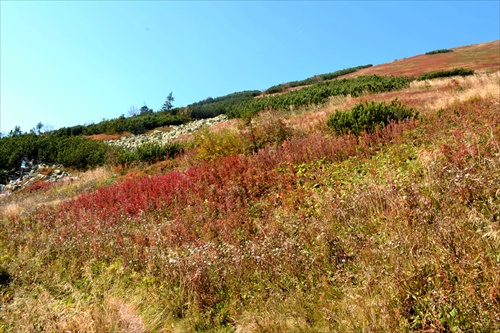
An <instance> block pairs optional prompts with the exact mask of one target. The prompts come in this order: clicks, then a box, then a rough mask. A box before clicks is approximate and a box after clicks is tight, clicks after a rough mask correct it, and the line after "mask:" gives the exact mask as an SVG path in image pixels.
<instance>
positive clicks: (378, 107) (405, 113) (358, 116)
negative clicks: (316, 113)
mask: <svg viewBox="0 0 500 333" xmlns="http://www.w3.org/2000/svg"><path fill="white" fill-rule="evenodd" d="M417 116H418V112H417V111H416V110H415V109H413V108H408V107H406V106H405V105H403V104H401V103H399V102H398V100H397V98H396V99H393V100H392V101H391V103H389V104H386V103H385V101H384V102H375V101H371V102H366V103H359V104H356V105H355V106H354V107H353V108H352V109H351V110H345V111H343V110H337V111H336V112H335V113H333V114H331V115H330V117H329V118H328V121H327V125H328V127H329V128H331V129H332V130H333V131H334V132H335V133H337V134H348V133H353V134H354V135H356V136H358V135H360V134H361V133H362V132H363V131H367V132H370V133H371V132H373V131H375V129H376V128H377V127H380V128H382V127H384V126H385V125H387V124H389V123H390V122H392V121H396V122H397V121H401V120H405V119H411V118H414V119H416V118H417Z"/></svg>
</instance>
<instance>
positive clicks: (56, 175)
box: [0, 163, 71, 193]
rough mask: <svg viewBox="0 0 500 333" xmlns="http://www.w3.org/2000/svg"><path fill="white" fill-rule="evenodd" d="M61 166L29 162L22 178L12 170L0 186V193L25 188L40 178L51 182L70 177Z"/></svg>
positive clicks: (17, 172)
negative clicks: (4, 183) (7, 178)
mask: <svg viewBox="0 0 500 333" xmlns="http://www.w3.org/2000/svg"><path fill="white" fill-rule="evenodd" d="M62 167H63V166H62V165H60V164H54V165H46V164H31V163H30V164H28V165H27V167H26V170H25V172H24V175H23V179H22V180H21V178H20V172H19V171H16V172H13V173H12V174H11V177H9V179H10V180H9V182H8V183H7V184H6V185H3V186H0V193H2V192H7V193H8V192H12V191H15V190H18V189H21V188H25V187H28V186H30V185H31V184H33V183H35V182H37V181H40V180H45V181H47V182H52V183H53V182H57V181H60V180H63V179H64V178H67V177H70V176H71V174H70V173H69V172H67V171H63V170H61V168H62ZM42 172H43V173H42Z"/></svg>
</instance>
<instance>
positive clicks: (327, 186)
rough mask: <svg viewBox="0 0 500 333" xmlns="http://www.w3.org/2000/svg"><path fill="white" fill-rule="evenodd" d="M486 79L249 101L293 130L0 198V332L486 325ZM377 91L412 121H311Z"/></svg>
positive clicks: (497, 260) (489, 285)
mask: <svg viewBox="0 0 500 333" xmlns="http://www.w3.org/2000/svg"><path fill="white" fill-rule="evenodd" d="M499 84H500V82H499V74H498V73H495V74H480V75H476V76H474V77H467V78H450V79H442V80H432V81H429V82H419V83H413V84H412V85H411V87H410V88H408V89H406V90H404V91H400V92H392V93H385V94H378V95H371V96H362V97H360V98H350V97H347V98H339V97H337V98H333V99H331V101H330V103H329V104H327V105H325V106H322V107H317V108H315V109H310V110H307V111H300V112H287V113H273V112H268V113H262V114H261V115H259V116H258V117H256V118H255V119H254V120H253V121H255V125H256V126H257V127H258V130H259V131H260V132H259V131H256V133H260V134H262V133H263V134H262V135H263V137H264V138H266V135H267V136H271V135H274V134H275V133H276V132H275V131H274V130H275V129H279V130H281V129H284V128H285V129H289V128H291V129H292V131H291V133H292V134H293V135H292V136H291V137H288V138H287V140H286V141H284V142H281V143H278V144H269V145H265V146H263V147H262V148H261V149H260V150H259V151H257V152H254V153H252V154H247V155H243V154H242V155H238V156H230V157H221V158H219V159H217V160H216V161H215V162H213V163H208V162H200V161H199V160H197V159H196V152H188V153H187V154H186V155H184V156H183V157H182V158H179V159H178V160H176V161H172V162H171V164H168V165H167V164H166V163H163V164H161V165H157V166H155V167H150V168H149V169H147V170H135V171H133V172H130V173H129V174H128V175H125V176H123V177H121V178H117V176H116V175H115V174H114V173H113V172H112V171H111V170H109V169H106V168H101V169H97V170H94V171H90V172H87V173H83V174H80V175H78V179H76V180H74V181H73V182H72V183H67V184H60V185H57V186H55V187H51V188H49V189H46V190H42V191H40V192H33V193H22V192H19V193H16V194H13V195H11V196H10V197H8V198H3V199H1V201H0V209H1V211H0V212H1V213H0V214H1V215H0V216H1V222H2V224H1V228H0V245H1V247H0V273H1V274H0V277H2V279H0V282H2V285H1V286H0V288H1V294H0V295H1V297H2V298H1V306H2V308H1V310H0V315H1V317H0V318H1V319H0V331H3V332H32V331H37V332H51V331H52V332H64V331H70V332H137V333H143V332H144V333H145V332H250V333H252V332H255V333H260V332H452V331H457V332H497V331H499V330H500V325H499V323H500V316H499V314H500V288H499V286H500V276H499V275H498V271H499V270H500V224H499V219H500V201H499V200H500V186H499V183H498V180H499V179H500V141H499V135H500V123H499V121H500V120H499V117H498V115H499V114H500V104H499V103H498V102H499V97H500V96H499V95H500V89H499ZM394 97H398V98H399V100H400V101H401V102H403V103H407V104H409V105H411V106H412V107H415V108H417V109H418V110H420V112H421V120H420V121H418V122H408V123H400V124H393V125H391V126H388V127H386V128H385V129H383V130H380V131H378V132H375V133H374V134H363V135H362V136H361V137H360V138H359V139H358V140H357V139H356V138H354V137H352V136H342V137H335V136H333V135H331V134H330V133H329V131H328V129H327V128H326V125H325V123H326V119H327V117H328V115H329V114H331V113H332V112H335V110H336V109H348V108H350V107H352V106H353V105H355V104H356V103H358V102H360V101H363V100H391V99H392V98H394ZM440 109H442V110H440ZM278 120H279V121H280V122H278ZM281 121H283V123H281ZM270 125H272V126H270ZM219 126H221V127H222V126H223V127H224V128H222V129H220V128H219V130H215V131H214V133H213V135H214V136H216V135H223V134H224V131H226V130H232V131H235V132H237V131H241V132H240V133H244V131H247V130H248V129H242V128H241V126H242V125H241V123H239V122H238V121H231V122H227V123H225V124H223V125H219ZM265 128H267V129H268V130H267V131H266V130H264V129H265ZM243 141H244V140H243ZM242 144H243V143H242ZM169 163H170V162H169ZM170 170H176V171H175V172H171V171H170ZM155 172H158V173H162V174H163V175H156V177H155V176H152V177H145V176H144V175H145V174H152V173H155ZM115 179H118V181H117V182H116V183H115ZM102 186H108V187H107V188H106V189H102ZM127 186H129V187H127ZM159 187H162V188H168V189H170V191H167V190H165V191H163V192H162V193H163V194H157V193H160V192H155V191H157V188H159ZM99 188H101V190H97V189H99ZM127 188H129V190H130V191H129V192H130V193H126V192H127V191H125V190H124V189H127ZM81 194H86V195H81ZM68 198H73V199H74V200H73V201H71V204H68V202H64V203H62V204H61V203H59V202H58V201H60V200H67V199H68ZM115 199H116V200H115ZM113 200H114V201H113ZM148 200H149V201H148ZM104 201H106V202H111V203H113V205H114V206H109V205H106V203H105V202H104ZM43 202H52V205H50V206H47V205H44V204H42V203H43ZM142 204H144V205H143V206H141V205H142ZM63 207H64V211H63V210H62V209H63ZM151 207H154V209H153V208H151ZM112 211H113V212H116V215H113V218H111V213H113V212H112ZM2 274H3V275H2ZM5 276H9V277H10V279H7V278H5Z"/></svg>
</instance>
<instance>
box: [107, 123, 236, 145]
mask: <svg viewBox="0 0 500 333" xmlns="http://www.w3.org/2000/svg"><path fill="white" fill-rule="evenodd" d="M227 119H228V118H227V116H226V115H219V116H217V117H215V118H210V119H199V120H195V121H192V122H189V123H187V124H182V125H178V126H171V130H170V131H169V132H162V131H159V130H154V131H152V132H151V133H148V134H139V135H132V136H127V137H122V138H120V139H118V140H109V141H106V142H107V143H108V144H110V145H115V146H119V147H122V148H125V149H128V150H132V149H135V148H137V147H138V146H140V145H142V144H144V143H147V142H152V143H157V144H161V145H164V144H168V143H169V142H171V141H172V140H174V139H176V138H178V137H179V136H181V135H183V134H186V133H193V132H196V131H198V130H199V129H200V128H202V127H203V126H213V125H215V124H218V123H220V122H223V121H226V120H227Z"/></svg>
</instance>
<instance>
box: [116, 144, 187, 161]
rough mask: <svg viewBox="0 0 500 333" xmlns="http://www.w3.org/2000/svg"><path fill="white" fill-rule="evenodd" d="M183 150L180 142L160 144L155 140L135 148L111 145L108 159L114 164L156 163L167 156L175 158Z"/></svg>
mask: <svg viewBox="0 0 500 333" xmlns="http://www.w3.org/2000/svg"><path fill="white" fill-rule="evenodd" d="M182 151H183V148H182V146H181V145H180V144H179V143H168V144H164V145H160V144H157V143H153V142H148V143H145V144H143V145H141V146H139V147H137V148H135V149H133V150H129V149H125V148H122V147H116V146H115V147H110V148H109V149H108V153H107V155H106V160H107V162H108V163H109V164H112V165H122V166H126V165H131V164H133V163H140V162H146V163H155V162H158V161H161V160H163V159H165V158H174V157H176V156H178V155H179V154H180V153H181V152H182Z"/></svg>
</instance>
